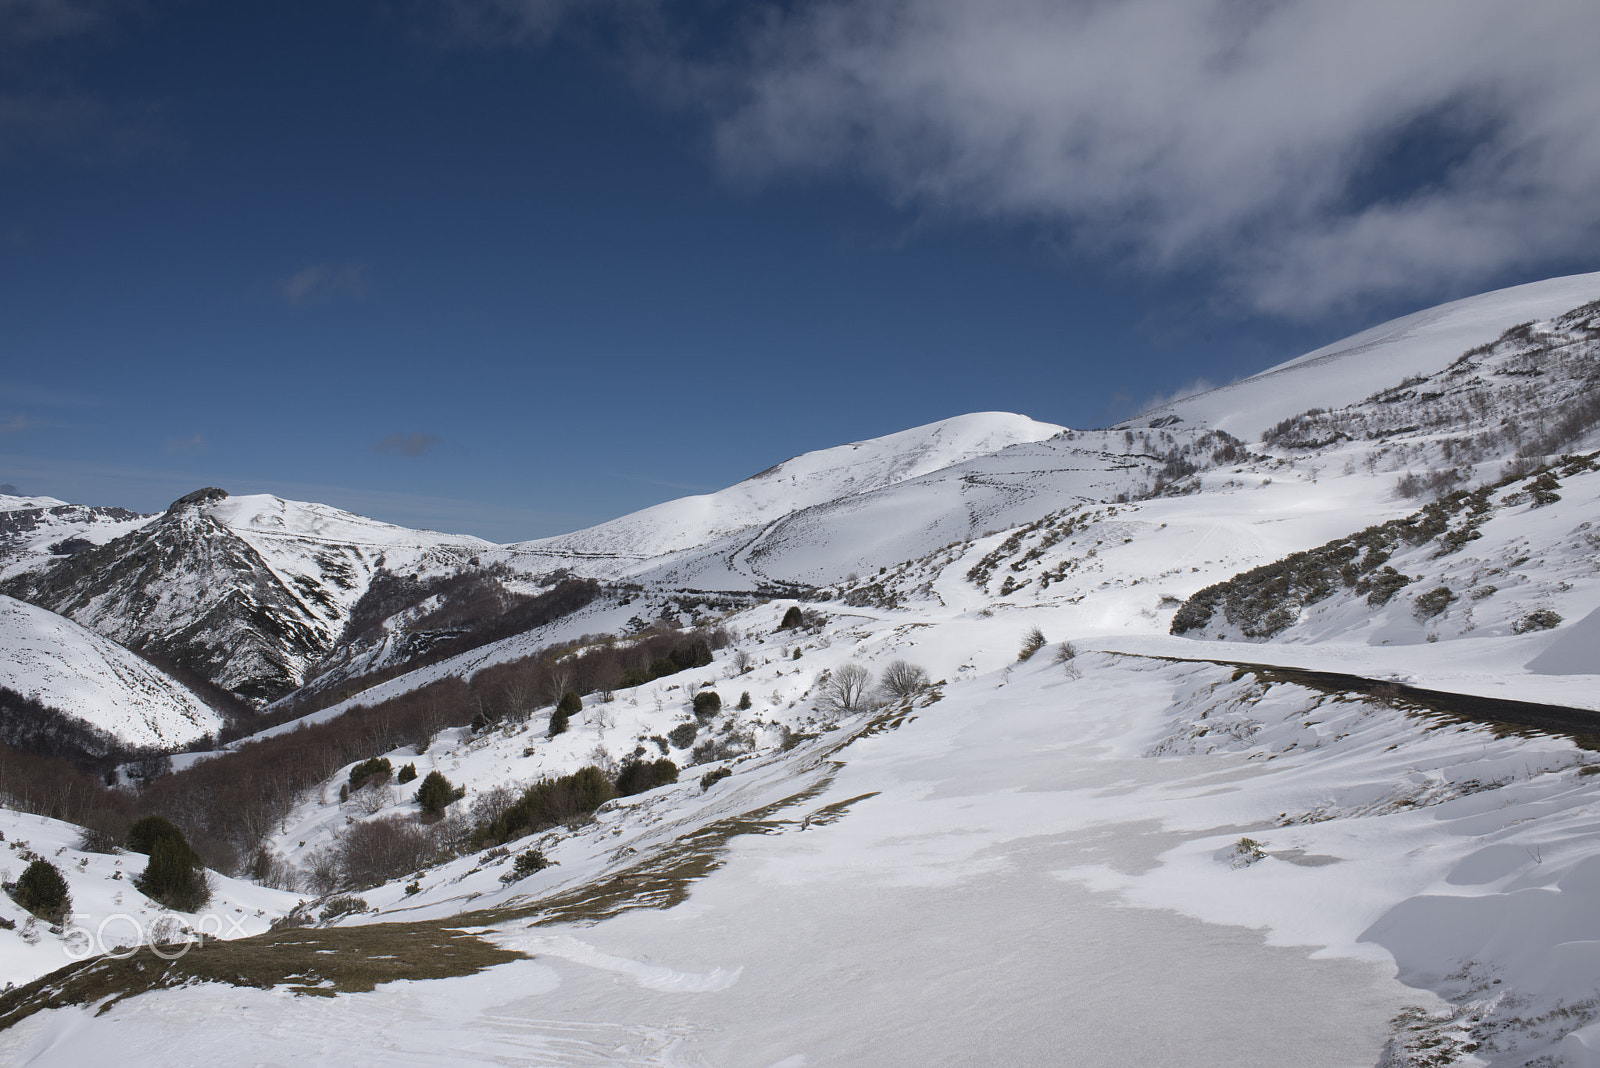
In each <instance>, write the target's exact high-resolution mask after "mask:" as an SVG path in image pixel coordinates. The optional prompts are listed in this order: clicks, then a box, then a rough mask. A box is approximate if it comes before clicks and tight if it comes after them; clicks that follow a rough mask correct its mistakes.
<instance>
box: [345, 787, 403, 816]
mask: <svg viewBox="0 0 1600 1068" xmlns="http://www.w3.org/2000/svg"><path fill="white" fill-rule="evenodd" d="M394 797H395V794H394V787H393V786H392V785H390V784H389V783H384V784H382V785H378V784H376V783H369V784H368V785H367V787H366V788H365V789H362V790H357V791H356V793H355V798H354V800H355V803H356V808H358V809H360V810H361V811H362V812H363V813H365V814H366V815H368V816H375V815H377V814H378V813H379V812H382V811H383V810H384V809H386V808H388V807H389V806H390V805H393V804H394Z"/></svg>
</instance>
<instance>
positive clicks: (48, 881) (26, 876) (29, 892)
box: [11, 859, 72, 923]
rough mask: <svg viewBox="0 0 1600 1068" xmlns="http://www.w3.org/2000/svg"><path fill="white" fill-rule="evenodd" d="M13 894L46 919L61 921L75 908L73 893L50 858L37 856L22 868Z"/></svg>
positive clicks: (32, 911) (30, 909)
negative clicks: (37, 857) (73, 906)
mask: <svg viewBox="0 0 1600 1068" xmlns="http://www.w3.org/2000/svg"><path fill="white" fill-rule="evenodd" d="M11 897H12V899H13V900H14V901H16V903H17V904H18V905H20V906H21V907H22V908H24V909H26V910H28V911H29V912H31V913H33V914H34V915H35V916H37V917H39V918H40V919H41V920H44V921H45V922H46V923H61V922H62V921H63V920H65V919H66V916H67V913H69V912H71V911H72V895H71V894H69V893H68V892H67V881H66V880H65V879H64V878H62V877H61V872H60V870H59V869H58V868H57V867H56V866H55V865H54V864H52V863H50V862H49V861H48V860H43V859H39V860H35V861H33V862H32V863H30V864H29V865H28V866H27V867H26V868H24V869H23V871H22V878H20V879H18V880H17V886H16V889H15V890H13V891H12V893H11Z"/></svg>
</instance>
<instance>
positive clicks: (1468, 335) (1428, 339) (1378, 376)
mask: <svg viewBox="0 0 1600 1068" xmlns="http://www.w3.org/2000/svg"><path fill="white" fill-rule="evenodd" d="M1594 300H1600V273H1596V274H1579V275H1571V276H1568V277H1564V278H1551V279H1548V280H1546V281H1543V282H1530V283H1528V284H1526V285H1520V286H1512V287H1511V288H1509V289H1500V290H1495V291H1494V292H1491V293H1483V294H1479V295H1478V296H1475V297H1467V298H1464V299H1462V300H1457V301H1452V302H1451V303H1449V304H1441V305H1439V306H1438V307H1434V308H1428V309H1426V310H1425V311H1420V312H1415V313H1413V314H1411V315H1406V316H1402V317H1401V318H1399V319H1393V320H1390V321H1389V322H1387V323H1383V324H1381V325H1379V326H1375V327H1372V328H1371V329H1370V330H1364V331H1362V332H1361V333H1359V334H1355V335H1354V336H1352V337H1347V338H1345V339H1343V340H1341V341H1336V342H1334V343H1333V344H1331V345H1326V346H1324V347H1322V348H1320V349H1316V350H1315V351H1313V352H1308V353H1306V354H1305V355H1304V356H1299V357H1296V358H1295V359H1293V360H1289V361H1287V362H1285V363H1281V364H1278V365H1277V366H1276V367H1271V368H1268V369H1267V370H1265V371H1262V372H1260V373H1259V374H1255V375H1251V376H1250V377H1249V378H1246V379H1243V380H1241V381H1238V382H1234V383H1232V384H1231V385H1226V386H1222V387H1220V388H1218V389H1212V390H1208V391H1207V392H1204V393H1198V394H1195V395H1194V396H1191V397H1186V398H1183V399H1182V400H1177V401H1173V402H1171V403H1169V404H1163V405H1161V406H1159V407H1156V408H1152V409H1150V410H1149V411H1146V412H1141V413H1140V414H1139V415H1138V416H1136V417H1135V418H1133V419H1130V420H1128V421H1127V422H1126V423H1125V424H1122V425H1126V426H1164V425H1168V424H1170V423H1176V422H1178V421H1182V422H1183V423H1186V424H1189V425H1191V426H1193V425H1199V426H1206V427H1211V428H1212V429H1215V430H1226V431H1227V432H1228V433H1230V434H1233V435H1234V436H1236V437H1241V438H1244V439H1245V440H1246V441H1254V440H1256V438H1258V437H1259V436H1260V435H1261V433H1262V432H1263V431H1265V430H1267V429H1269V428H1270V427H1271V426H1272V425H1273V424H1274V423H1276V422H1277V421H1278V420H1280V419H1283V418H1285V417H1287V416H1290V415H1295V414H1297V413H1299V412H1303V411H1306V410H1307V409H1310V408H1341V407H1343V406H1345V405H1347V404H1354V403H1356V402H1357V401H1360V400H1361V399H1362V398H1364V397H1367V396H1370V395H1371V394H1373V393H1376V392H1377V391H1379V390H1382V389H1388V388H1390V387H1392V386H1395V385H1397V384H1398V383H1400V382H1401V381H1403V380H1404V379H1407V378H1410V377H1413V376H1415V375H1431V374H1434V373H1436V372H1438V371H1441V370H1443V369H1444V368H1445V367H1446V366H1447V365H1449V364H1450V363H1451V361H1453V360H1455V359H1457V358H1458V357H1460V355H1461V354H1462V353H1463V352H1465V351H1466V350H1467V349H1470V348H1472V347H1474V346H1476V345H1481V344H1484V343H1485V342H1490V341H1493V340H1494V339H1495V338H1496V337H1498V336H1500V335H1501V334H1502V333H1504V332H1505V331H1506V330H1509V329H1510V328H1512V327H1513V326H1517V325H1518V324H1521V323H1525V322H1530V321H1538V320H1543V319H1553V318H1555V317H1556V316H1558V315H1561V314H1562V313H1563V312H1567V311H1570V310H1572V309H1573V308H1576V307H1578V306H1579V305H1582V304H1588V303H1589V302H1591V301H1594Z"/></svg>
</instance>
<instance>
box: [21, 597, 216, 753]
mask: <svg viewBox="0 0 1600 1068" xmlns="http://www.w3.org/2000/svg"><path fill="white" fill-rule="evenodd" d="M0 649H4V650H5V653H4V655H3V656H0V686H3V687H5V688H6V689H9V690H12V691H14V692H16V693H19V694H21V695H22V696H24V697H28V698H32V699H34V700H37V701H38V702H40V703H41V704H43V705H46V706H48V707H50V708H53V709H56V710H58V711H60V712H63V713H65V714H67V715H69V716H72V717H73V718H75V719H77V720H79V721H81V722H83V723H87V724H88V725H90V726H91V727H94V728H96V729H97V730H101V731H104V732H106V733H107V734H110V735H112V736H113V737H115V738H116V739H117V740H118V741H119V742H121V743H122V744H123V745H127V746H146V747H150V748H156V749H172V748H176V747H178V746H182V745H186V744H188V743H189V742H192V741H194V740H195V739H197V738H203V737H205V736H206V735H208V734H216V733H218V731H219V730H220V728H221V727H222V717H221V716H220V715H219V714H218V713H217V712H216V711H214V710H213V709H212V708H210V707H209V706H208V705H206V704H205V702H203V701H201V700H200V699H199V698H198V697H196V696H195V695H194V694H193V693H191V692H190V691H189V690H188V689H186V688H185V687H184V686H183V685H181V684H180V683H178V682H177V681H176V680H174V679H173V678H171V677H170V676H168V675H166V674H164V673H163V672H161V671H159V670H157V669H156V668H154V667H152V666H150V665H149V664H147V663H145V661H143V660H141V659H139V658H138V657H137V656H135V655H134V654H132V653H130V652H128V650H126V649H124V648H122V647H121V646H120V645H118V644H117V643H116V642H113V641H111V640H110V639H108V638H103V637H101V636H100V635H98V634H96V633H94V632H93V631H91V630H88V629H87V628H85V627H81V626H79V625H78V624H76V623H74V622H73V621H72V620H70V619H66V618H63V617H62V616H58V615H56V614H55V613H53V612H47V611H45V610H44V609H42V608H36V607H34V606H33V605H30V604H24V603H23V602H21V601H18V600H14V599H13V598H10V597H6V596H4V595H0Z"/></svg>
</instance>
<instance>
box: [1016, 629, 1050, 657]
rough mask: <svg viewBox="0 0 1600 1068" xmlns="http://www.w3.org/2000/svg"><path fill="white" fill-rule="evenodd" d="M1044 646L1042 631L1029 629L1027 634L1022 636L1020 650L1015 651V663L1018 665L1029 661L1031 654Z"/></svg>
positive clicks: (1044, 640)
mask: <svg viewBox="0 0 1600 1068" xmlns="http://www.w3.org/2000/svg"><path fill="white" fill-rule="evenodd" d="M1046 644H1047V642H1046V639H1045V636H1044V631H1042V630H1040V629H1039V628H1038V627H1033V628H1031V629H1030V630H1029V631H1028V633H1026V634H1024V635H1023V636H1022V648H1020V649H1018V650H1017V662H1018V663H1019V664H1020V663H1022V662H1023V661H1026V660H1029V659H1031V658H1032V657H1033V654H1034V653H1037V652H1038V651H1039V650H1040V649H1043V648H1044V647H1045V645H1046Z"/></svg>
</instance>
